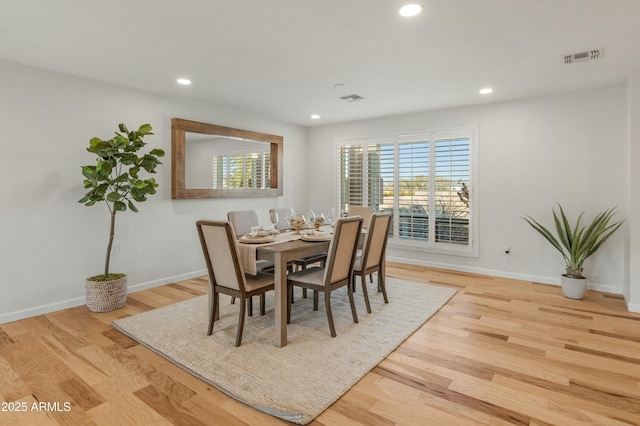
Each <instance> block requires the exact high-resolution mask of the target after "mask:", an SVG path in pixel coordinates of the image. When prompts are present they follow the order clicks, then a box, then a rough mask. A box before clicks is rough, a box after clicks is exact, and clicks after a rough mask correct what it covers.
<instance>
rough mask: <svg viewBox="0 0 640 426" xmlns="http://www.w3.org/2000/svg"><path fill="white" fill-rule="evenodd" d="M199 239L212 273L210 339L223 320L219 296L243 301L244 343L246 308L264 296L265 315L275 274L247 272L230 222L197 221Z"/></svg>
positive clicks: (240, 324) (240, 325) (241, 324)
mask: <svg viewBox="0 0 640 426" xmlns="http://www.w3.org/2000/svg"><path fill="white" fill-rule="evenodd" d="M196 226H197V228H198V236H199V237H200V244H201V245H202V251H203V254H204V259H205V263H206V265H207V272H208V273H209V327H208V329H207V336H210V335H211V334H212V333H213V324H214V322H215V321H216V320H217V319H219V294H220V293H223V294H227V295H229V296H232V297H237V298H239V299H240V303H239V305H240V312H239V317H238V330H237V332H236V343H235V345H236V346H240V343H241V341H242V330H243V328H244V317H245V306H246V305H248V304H249V301H250V300H251V297H253V296H260V315H264V314H265V293H266V292H267V291H269V290H273V289H274V277H273V275H269V274H263V273H258V275H256V276H252V275H247V274H245V273H244V270H243V268H242V265H241V263H240V252H239V250H238V242H237V240H236V236H235V235H234V233H233V227H232V226H231V224H230V223H229V222H224V221H207V220H200V221H198V222H196Z"/></svg>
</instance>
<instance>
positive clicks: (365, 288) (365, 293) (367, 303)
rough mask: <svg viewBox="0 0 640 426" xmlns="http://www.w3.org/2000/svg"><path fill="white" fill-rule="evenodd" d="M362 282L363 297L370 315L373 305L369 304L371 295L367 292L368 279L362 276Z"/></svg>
mask: <svg viewBox="0 0 640 426" xmlns="http://www.w3.org/2000/svg"><path fill="white" fill-rule="evenodd" d="M354 281H355V279H354ZM360 281H361V282H362V296H363V297H364V304H365V306H366V307H367V313H369V314H370V313H371V304H369V293H368V292H367V277H365V276H364V275H360Z"/></svg>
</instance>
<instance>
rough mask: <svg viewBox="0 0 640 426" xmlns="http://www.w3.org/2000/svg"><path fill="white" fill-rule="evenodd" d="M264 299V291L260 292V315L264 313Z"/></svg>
mask: <svg viewBox="0 0 640 426" xmlns="http://www.w3.org/2000/svg"><path fill="white" fill-rule="evenodd" d="M265 299H266V298H265V295H264V293H260V315H264V313H265V307H264V305H265Z"/></svg>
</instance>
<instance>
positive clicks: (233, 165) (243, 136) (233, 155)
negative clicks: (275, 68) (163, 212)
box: [172, 118, 283, 198]
mask: <svg viewBox="0 0 640 426" xmlns="http://www.w3.org/2000/svg"><path fill="white" fill-rule="evenodd" d="M282 141H283V138H282V137H281V136H275V135H269V134H266V133H259V132H253V131H248V130H242V129H234V128H230V127H223V126H218V125H214V124H208V123H200V122H195V121H190V120H184V119H179V118H174V119H173V120H172V151H173V156H172V165H173V167H172V198H212V197H256V196H278V195H282V173H281V170H280V164H281V162H282Z"/></svg>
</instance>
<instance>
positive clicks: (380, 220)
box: [360, 213, 392, 270]
mask: <svg viewBox="0 0 640 426" xmlns="http://www.w3.org/2000/svg"><path fill="white" fill-rule="evenodd" d="M391 217H392V216H391V214H389V213H374V214H373V215H371V223H370V225H369V229H367V236H366V237H365V241H364V244H363V246H362V259H361V260H360V262H361V263H360V265H361V268H362V270H367V269H369V268H372V267H374V266H379V265H380V264H382V261H383V257H384V254H385V252H386V249H387V240H388V239H389V227H390V226H391Z"/></svg>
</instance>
